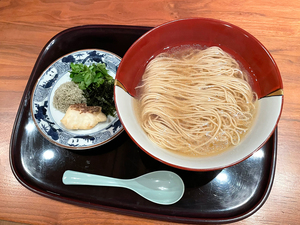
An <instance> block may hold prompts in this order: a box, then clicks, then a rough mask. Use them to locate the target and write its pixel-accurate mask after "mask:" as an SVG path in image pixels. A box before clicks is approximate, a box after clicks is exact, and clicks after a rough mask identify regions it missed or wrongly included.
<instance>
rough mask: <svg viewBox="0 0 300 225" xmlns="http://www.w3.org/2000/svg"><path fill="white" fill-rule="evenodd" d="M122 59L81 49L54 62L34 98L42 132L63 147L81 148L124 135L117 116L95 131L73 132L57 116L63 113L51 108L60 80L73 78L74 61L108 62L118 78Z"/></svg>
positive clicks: (33, 111)
mask: <svg viewBox="0 0 300 225" xmlns="http://www.w3.org/2000/svg"><path fill="white" fill-rule="evenodd" d="M120 62H121V58H120V57H118V56H117V55H115V54H113V53H110V52H107V51H104V50H81V51H76V52H73V53H70V54H68V55H66V56H64V57H62V58H60V59H58V60H57V61H55V62H54V63H53V64H51V65H50V66H49V67H48V68H47V69H46V70H45V71H44V73H43V74H42V75H41V77H40V78H39V79H38V81H37V83H36V86H35V88H34V90H33V93H32V97H31V113H32V117H33V120H34V122H35V124H36V126H37V128H38V130H39V131H40V133H41V134H42V135H43V136H44V137H45V138H46V139H48V140H49V141H51V142H52V143H54V144H56V145H58V146H60V147H64V148H68V149H78V150H79V149H89V148H93V147H96V146H100V145H102V144H104V143H106V142H108V141H110V140H112V139H113V138H114V137H116V136H117V135H118V134H120V133H121V131H122V130H123V126H122V124H121V122H120V120H119V118H118V117H117V115H116V116H115V117H111V118H109V119H108V121H107V122H105V123H104V124H102V125H101V126H102V127H101V126H99V129H98V128H97V129H96V130H95V129H94V130H93V131H91V132H88V131H71V130H67V129H66V128H64V127H63V126H62V125H61V124H60V121H59V120H58V119H57V118H58V117H59V116H57V115H56V114H57V113H56V112H55V110H54V109H53V108H51V107H53V106H52V99H51V96H53V93H54V91H55V90H54V89H55V88H57V86H59V85H60V84H59V82H64V80H67V79H70V78H69V74H70V73H69V71H70V70H71V69H70V64H71V63H83V64H86V65H91V64H93V63H105V65H106V68H107V69H108V70H109V74H110V75H111V76H113V77H115V75H116V72H117V69H118V67H119V64H120ZM67 81H68V80H67ZM103 126H104V127H103Z"/></svg>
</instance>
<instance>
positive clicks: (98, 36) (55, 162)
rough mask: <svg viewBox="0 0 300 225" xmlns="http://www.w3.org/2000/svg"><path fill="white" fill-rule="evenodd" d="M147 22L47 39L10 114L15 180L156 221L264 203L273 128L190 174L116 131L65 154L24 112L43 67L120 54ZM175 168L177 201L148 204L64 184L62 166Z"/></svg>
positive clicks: (110, 171) (117, 170) (200, 218)
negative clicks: (224, 162)
mask: <svg viewBox="0 0 300 225" xmlns="http://www.w3.org/2000/svg"><path fill="white" fill-rule="evenodd" d="M149 29H150V28H149V27H135V26H110V25H88V26H80V27H74V28H71V29H68V30H65V31H63V32H61V33H59V34H58V35H56V36H55V37H53V38H52V39H51V40H50V41H49V42H48V43H47V45H46V46H45V47H44V49H43V50H42V52H41V53H40V55H39V57H38V59H37V62H36V64H35V66H34V68H33V71H32V73H31V76H30V78H29V80H28V83H27V86H26V89H25V91H24V94H23V98H22V100H21V103H20V107H19V110H18V113H17V116H16V120H15V124H14V128H13V132H12V136H11V145H10V162H11V168H12V171H13V173H14V175H15V177H16V178H17V179H18V180H19V182H20V183H21V184H23V185H24V186H25V187H27V188H28V189H30V190H31V191H33V192H36V193H38V194H41V195H43V196H46V197H50V198H52V199H56V200H59V201H63V202H68V203H71V204H76V205H80V206H84V207H92V208H96V209H100V210H108V211H113V212H116V213H122V214H129V215H134V216H140V217H145V218H152V219H157V220H167V221H173V222H186V223H227V222H234V221H238V220H241V219H244V218H246V217H248V216H250V215H251V214H253V213H254V212H255V211H257V210H258V209H259V208H260V207H261V206H262V205H263V204H264V202H265V201H266V199H267V197H268V195H269V193H270V190H271V187H272V183H273V179H274V173H275V166H276V154H277V149H276V148H277V130H275V132H274V134H273V135H272V136H271V138H270V139H269V141H268V142H267V143H266V144H265V145H264V146H263V147H262V148H261V149H260V150H259V151H258V152H256V153H255V154H254V155H253V156H251V157H250V158H248V159H247V160H245V161H243V162H241V163H239V164H237V165H235V166H232V167H229V168H226V169H223V170H219V171H211V172H191V171H183V170H179V169H175V168H172V167H169V166H167V165H164V164H162V163H160V162H158V161H156V160H154V159H152V158H151V157H149V156H148V155H147V154H146V153H144V152H143V151H142V150H140V149H139V148H138V147H137V146H136V145H135V144H134V142H133V141H132V140H131V139H130V138H129V137H128V135H127V134H126V132H125V131H124V132H122V133H121V134H120V135H119V136H118V137H116V138H115V139H114V140H113V141H111V142H109V143H107V144H105V145H102V146H100V147H97V148H94V149H90V150H82V151H72V150H67V149H64V148H61V147H58V146H56V145H54V144H52V143H50V142H49V141H47V140H46V139H45V138H43V136H42V135H41V134H40V133H39V131H38V130H37V128H36V126H35V124H34V122H33V120H32V117H31V113H30V96H31V92H32V90H33V87H34V84H35V82H36V80H37V79H38V78H39V76H40V75H41V74H42V72H43V71H44V70H45V69H46V68H47V66H49V65H50V64H51V63H52V62H53V61H55V60H56V59H58V58H59V57H61V56H63V55H65V54H67V53H70V52H73V51H76V50H81V49H91V48H92V49H95V48H97V49H103V50H107V51H111V52H114V53H115V54H117V55H119V56H121V57H122V56H123V55H124V54H125V52H126V50H127V49H128V48H129V47H130V46H131V45H132V44H133V43H134V41H135V40H136V39H138V38H139V37H140V36H141V35H143V34H144V33H145V32H147V31H148V30H149ZM160 169H163V170H170V171H174V172H176V173H177V174H178V175H179V176H181V178H182V179H183V181H184V183H185V186H186V191H185V193H184V195H183V198H182V199H181V200H180V201H179V202H177V203H175V204H173V205H169V206H164V205H157V204H155V203H151V202H149V201H147V200H145V199H143V198H142V197H140V196H139V195H137V194H135V193H134V192H132V191H130V190H127V189H124V188H113V187H91V186H65V185H64V184H63V183H62V181H61V178H62V175H63V173H64V171H65V170H75V171H80V172H87V173H93V174H99V175H104V176H111V177H116V178H124V179H127V178H133V177H137V176H139V175H142V174H145V173H147V172H151V171H156V170H160Z"/></svg>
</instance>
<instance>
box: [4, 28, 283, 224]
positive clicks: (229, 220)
mask: <svg viewBox="0 0 300 225" xmlns="http://www.w3.org/2000/svg"><path fill="white" fill-rule="evenodd" d="M109 28H118V29H124V30H145V31H148V30H149V29H151V28H152V27H148V26H131V25H109V24H108V25H101V24H98V25H97V24H91V25H82V26H75V27H71V28H68V29H65V30H63V31H61V32H59V33H57V34H56V35H55V36H53V37H52V38H51V39H50V40H49V41H48V42H47V43H46V44H45V46H44V47H43V48H42V50H41V52H40V53H39V56H38V57H37V59H36V62H35V64H34V67H33V69H32V72H31V74H30V76H29V79H28V81H27V84H26V87H25V89H24V92H23V95H22V98H21V100H20V104H19V108H18V111H17V114H16V117H15V121H14V124H13V129H12V133H11V139H10V145H9V162H10V167H11V170H12V173H13V174H14V176H15V178H16V179H17V180H18V181H19V182H20V183H21V184H22V185H23V186H24V187H26V188H27V189H29V190H30V191H32V192H34V193H37V194H39V195H41V196H44V197H47V198H50V199H53V200H57V201H61V202H64V203H68V204H72V205H76V206H80V207H85V208H92V209H97V210H102V211H107V212H112V213H120V214H122V215H129V216H136V217H142V218H145V219H153V220H162V221H169V222H176V223H180V222H184V223H233V222H237V221H240V220H243V219H245V218H247V217H249V216H251V215H252V214H254V213H255V212H257V211H258V210H259V209H260V208H261V207H262V206H263V204H264V203H265V202H266V200H267V198H268V197H269V195H270V192H271V189H272V186H273V182H274V177H275V170H276V161H277V141H278V138H277V136H278V126H277V127H276V129H275V130H274V133H273V134H272V135H271V137H270V139H273V145H274V147H273V153H272V154H271V157H272V160H271V161H270V162H271V163H270V164H271V165H270V170H269V177H268V178H267V186H266V188H265V191H264V193H263V194H262V198H260V199H259V201H258V202H257V203H256V204H255V205H254V206H253V207H252V208H251V209H249V210H248V211H246V212H245V213H242V214H240V215H238V216H233V217H226V218H216V219H214V218H198V217H197V218H194V217H193V218H191V217H181V216H166V215H163V214H154V213H147V212H141V211H135V210H129V209H121V208H117V207H111V206H104V205H99V204H95V203H88V202H85V201H81V200H77V199H72V198H69V197H64V196H61V195H59V194H56V193H54V192H50V191H44V190H42V189H41V188H39V187H35V186H33V185H30V184H29V183H28V182H26V180H25V179H23V178H22V177H21V176H20V173H19V172H18V171H17V168H16V166H15V162H14V157H13V155H12V152H13V150H14V140H15V138H16V131H17V130H18V129H19V125H20V119H21V118H22V117H21V115H22V116H23V112H24V107H23V106H24V103H26V102H27V101H29V102H30V96H31V91H32V90H30V86H31V84H32V83H33V84H34V83H35V80H34V79H33V74H35V73H36V70H37V67H38V64H39V62H40V61H41V60H42V58H43V55H44V54H46V52H47V49H48V48H49V45H51V43H52V41H53V40H54V39H56V38H57V37H59V36H62V35H64V34H65V33H68V32H73V31H76V30H80V29H109ZM270 139H269V140H270Z"/></svg>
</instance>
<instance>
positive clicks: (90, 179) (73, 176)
mask: <svg viewBox="0 0 300 225" xmlns="http://www.w3.org/2000/svg"><path fill="white" fill-rule="evenodd" d="M62 182H63V183H64V184H66V185H92V186H109V187H124V181H123V180H121V179H117V178H112V177H106V176H101V175H94V174H87V173H82V172H77V171H72V170H66V171H65V172H64V174H63V177H62Z"/></svg>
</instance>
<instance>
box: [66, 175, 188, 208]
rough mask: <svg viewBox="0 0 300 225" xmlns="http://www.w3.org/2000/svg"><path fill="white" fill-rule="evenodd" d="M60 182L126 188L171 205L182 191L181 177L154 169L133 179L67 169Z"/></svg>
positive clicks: (155, 201) (176, 200) (154, 200)
mask: <svg viewBox="0 0 300 225" xmlns="http://www.w3.org/2000/svg"><path fill="white" fill-rule="evenodd" d="M62 182H63V183H64V184H65V185H91V186H108V187H122V188H127V189H130V190H132V191H134V192H136V193H137V194H139V195H140V196H142V197H144V198H145V199H147V200H149V201H151V202H154V203H157V204H161V205H171V204H174V203H176V202H178V201H179V200H180V199H181V197H182V196H183V193H184V183H183V181H182V179H181V178H180V177H179V176H178V175H177V174H175V173H173V172H170V171H155V172H151V173H147V174H144V175H142V176H139V177H137V178H133V179H118V178H112V177H106V176H101V175H95V174H89V173H82V172H77V171H72V170H67V171H65V172H64V174H63V177H62Z"/></svg>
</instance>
